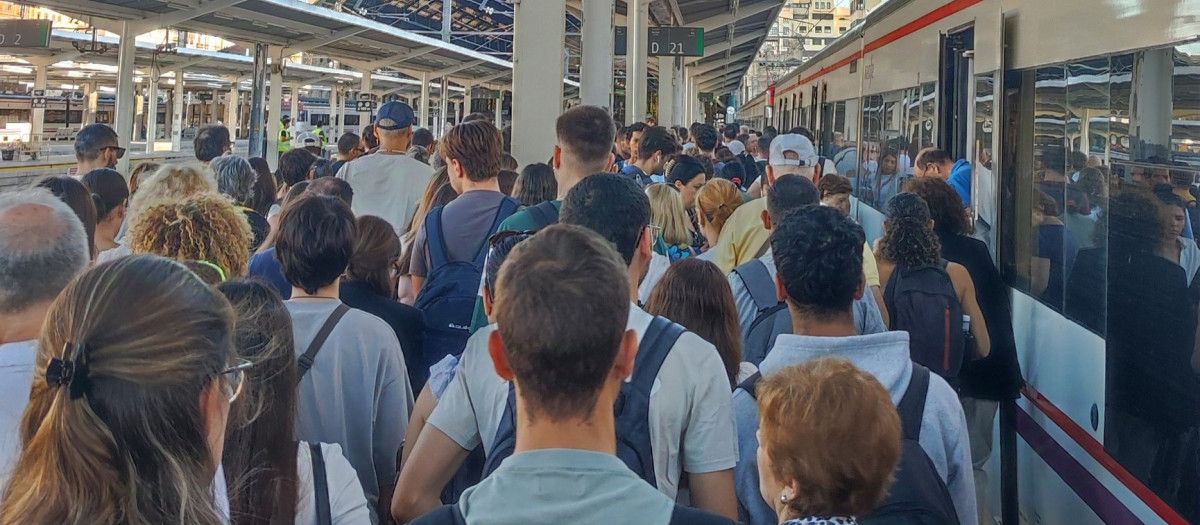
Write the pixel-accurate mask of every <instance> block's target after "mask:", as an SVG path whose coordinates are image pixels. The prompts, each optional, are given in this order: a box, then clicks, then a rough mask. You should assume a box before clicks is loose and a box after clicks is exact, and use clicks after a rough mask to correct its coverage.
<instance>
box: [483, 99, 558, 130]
mask: <svg viewBox="0 0 1200 525" xmlns="http://www.w3.org/2000/svg"><path fill="white" fill-rule="evenodd" d="M496 93H497V96H496V127H497V128H500V129H504V90H503V89H501V90H497V91H496ZM556 142H557V140H556Z"/></svg>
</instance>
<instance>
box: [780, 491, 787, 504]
mask: <svg viewBox="0 0 1200 525" xmlns="http://www.w3.org/2000/svg"><path fill="white" fill-rule="evenodd" d="M788 499H789V498H788V495H787V494H786V493H785V494H780V495H779V502H780V503H782V504H784V505H787V502H788Z"/></svg>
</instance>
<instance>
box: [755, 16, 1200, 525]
mask: <svg viewBox="0 0 1200 525" xmlns="http://www.w3.org/2000/svg"><path fill="white" fill-rule="evenodd" d="M738 116H739V119H740V120H746V121H750V122H756V123H758V122H762V123H763V125H764V126H766V125H771V126H775V127H776V128H778V129H779V130H780V131H783V132H786V130H789V129H791V128H793V127H795V126H804V127H806V128H808V129H809V130H812V132H813V133H814V134H815V135H816V136H817V141H818V142H819V144H818V146H819V149H820V151H822V152H823V154H824V155H826V156H827V157H830V158H836V157H840V158H837V159H836V160H837V163H838V165H839V166H838V169H839V171H840V172H842V174H844V175H849V176H851V179H852V181H854V183H855V187H856V197H857V203H856V206H855V209H854V213H855V214H856V218H857V219H858V220H859V221H860V223H861V224H862V225H863V227H864V229H865V230H866V232H867V234H868V237H870V238H871V239H874V238H877V237H878V236H879V235H880V234H881V233H882V219H883V215H882V213H881V212H882V210H883V209H884V206H885V200H884V198H883V197H884V196H882V195H879V194H878V192H877V191H875V189H876V188H873V187H872V181H873V180H875V179H876V178H877V177H878V176H879V175H880V174H879V171H880V170H881V168H880V167H879V166H881V165H885V164H886V165H887V166H891V165H892V164H893V161H894V165H895V166H896V168H895V171H896V174H895V175H893V176H900V177H907V176H911V175H912V173H913V167H912V161H913V159H914V158H915V157H916V154H917V152H918V151H919V150H920V149H921V148H924V147H928V146H937V147H940V148H942V149H945V150H947V151H948V152H950V154H951V155H953V156H955V157H957V158H960V159H965V160H967V161H969V162H970V163H971V165H972V168H973V186H972V201H973V205H972V206H971V208H970V212H971V214H972V215H973V218H974V220H975V225H976V230H977V231H976V236H978V237H979V238H981V239H983V240H984V241H985V242H987V243H988V245H989V246H990V247H991V249H992V253H993V256H994V257H995V258H996V261H997V265H998V267H999V268H1000V271H1001V274H1002V275H1003V278H1004V279H1005V281H1006V284H1007V285H1008V286H1009V289H1010V290H1011V301H1012V303H1011V304H1012V312H1013V325H1014V330H1015V332H1016V336H1017V351H1018V356H1019V361H1020V363H1021V369H1022V373H1023V375H1024V378H1025V381H1026V384H1027V387H1026V388H1025V390H1024V391H1023V392H1022V395H1021V397H1020V398H1019V399H1018V400H1017V402H1016V403H1015V406H1012V407H1010V408H1009V409H1008V410H1001V414H1002V417H1001V418H1000V419H1001V424H1000V425H999V430H998V434H999V435H1000V436H1001V437H1002V438H1003V437H1004V436H1006V435H1007V436H1008V437H1009V447H1010V450H1008V451H1006V452H1007V454H1004V456H1006V457H1004V458H1003V460H1004V461H1001V457H1000V456H1001V454H1000V452H1001V448H1002V447H1001V446H1000V444H1001V442H1002V440H999V439H998V440H997V441H996V444H997V446H996V447H995V448H994V449H993V456H992V458H991V460H990V461H989V464H988V469H987V470H988V478H989V479H990V480H991V483H989V486H990V488H991V494H990V496H989V497H988V498H986V500H987V501H981V506H982V505H986V507H988V508H990V509H991V511H990V513H989V517H993V516H994V517H995V518H996V519H997V520H998V519H999V517H1000V515H1001V509H1002V507H1003V505H1001V503H1002V502H1001V499H1002V498H1001V492H1002V491H1001V489H1000V487H1001V485H1002V483H1001V481H1000V480H1001V478H1002V476H1001V465H1002V464H1003V465H1004V466H1005V469H1004V470H1006V471H1007V472H1006V474H1007V476H1005V481H1006V482H1007V483H1010V485H1009V486H1010V487H1013V485H1011V484H1015V489H1012V490H1010V491H1009V492H1008V493H1009V494H1015V495H1019V498H1016V499H1018V500H1019V504H1015V505H1014V504H1013V499H1011V498H1006V499H1007V503H1008V507H1016V508H1010V509H1005V510H1006V511H1007V512H1006V513H1009V514H1008V516H1009V517H1010V518H1012V517H1013V516H1014V515H1015V514H1016V513H1019V519H1020V521H1021V522H1023V523H1032V524H1040V523H1072V524H1084V523H1109V524H1112V523H1172V524H1175V523H1200V484H1198V480H1200V430H1198V428H1200V401H1198V400H1200V381H1197V379H1196V378H1197V377H1200V376H1198V375H1197V371H1200V359H1192V356H1193V355H1194V356H1198V357H1200V350H1196V351H1193V349H1194V348H1196V349H1200V345H1197V344H1196V342H1197V341H1196V339H1197V338H1196V336H1195V328H1196V325H1197V317H1196V304H1197V299H1196V297H1197V295H1196V294H1194V293H1192V292H1191V291H1190V290H1196V289H1197V288H1195V287H1191V288H1190V290H1189V286H1188V285H1189V284H1191V283H1192V282H1193V281H1192V280H1191V279H1192V278H1193V277H1194V272H1192V271H1190V270H1187V269H1186V268H1185V271H1184V273H1183V274H1182V275H1183V276H1184V279H1183V280H1179V279H1175V277H1174V276H1175V274H1174V273H1172V272H1176V271H1177V269H1176V266H1188V265H1189V264H1190V263H1188V262H1186V261H1185V262H1183V263H1182V264H1176V265H1175V266H1172V265H1170V264H1168V265H1166V267H1162V266H1159V265H1161V263H1162V261H1161V260H1156V259H1154V258H1153V257H1154V256H1155V255H1156V250H1157V249H1158V248H1156V247H1157V246H1158V245H1159V244H1162V243H1160V242H1159V240H1158V239H1160V238H1163V239H1169V240H1167V241H1164V242H1166V243H1168V244H1170V243H1171V241H1174V237H1173V234H1172V233H1163V232H1164V231H1170V230H1169V229H1168V227H1167V226H1165V225H1162V223H1163V221H1164V220H1165V219H1161V218H1160V217H1158V216H1157V215H1156V214H1157V213H1159V212H1160V210H1161V209H1163V207H1162V206H1161V204H1160V203H1159V200H1160V199H1155V198H1154V197H1153V196H1151V195H1150V194H1149V192H1147V191H1146V190H1144V189H1140V188H1139V187H1138V186H1139V185H1140V184H1142V182H1141V181H1143V180H1145V179H1149V180H1150V181H1151V183H1164V182H1165V183H1168V184H1172V185H1173V190H1174V193H1176V194H1177V195H1180V196H1184V198H1186V196H1187V195H1188V194H1189V193H1196V192H1195V191H1194V188H1195V186H1196V184H1195V183H1196V167H1197V166H1200V0H1060V1H1046V0H949V1H947V0H890V1H889V2H887V3H885V4H883V5H882V6H880V7H879V8H878V9H876V10H875V11H874V12H872V13H871V14H870V15H869V16H868V17H867V19H866V20H865V22H864V23H863V24H861V25H859V26H858V27H856V28H854V29H852V30H851V31H849V32H848V33H847V34H846V35H844V36H843V37H842V38H840V39H838V40H837V41H836V42H835V43H834V44H832V45H831V46H829V47H828V48H826V49H825V50H823V51H822V52H821V53H820V54H818V55H817V56H816V57H814V58H813V59H812V60H810V61H809V62H807V63H806V64H805V65H804V66H802V67H800V68H799V69H797V70H796V71H794V72H792V73H790V74H789V75H787V76H786V77H785V78H784V79H782V80H780V81H779V82H777V83H776V84H775V85H774V86H772V89H771V90H770V91H769V92H767V93H762V94H759V95H758V96H756V97H755V98H753V99H751V100H749V101H747V103H746V104H744V105H743V106H742V107H741V108H740V109H739V115H738ZM843 141H844V143H843ZM848 151H853V152H854V154H853V155H848V154H847V153H846V152H848ZM888 157H891V158H890V159H889V158H888ZM1089 163H1090V164H1093V165H1094V164H1097V163H1099V164H1102V167H1101V173H1102V175H1103V176H1104V179H1101V180H1102V181H1103V182H1104V184H1099V185H1091V186H1084V185H1080V184H1079V183H1078V182H1075V181H1074V180H1073V179H1074V178H1075V175H1076V174H1077V173H1079V171H1081V168H1082V167H1083V166H1084V165H1087V164H1089ZM1064 176H1065V178H1066V179H1067V180H1066V181H1059V180H1057V179H1058V178H1060V177H1064ZM1085 188H1086V189H1085ZM1189 190H1192V191H1189ZM1081 194H1086V195H1090V196H1091V198H1090V199H1082V198H1080V195H1081ZM1139 194H1140V196H1139ZM1046 197H1050V198H1052V199H1053V200H1054V201H1056V202H1055V204H1056V207H1057V208H1066V209H1065V210H1063V209H1059V210H1057V211H1058V213H1057V214H1056V215H1055V214H1052V215H1051V216H1050V217H1051V219H1052V220H1051V221H1049V222H1050V223H1054V222H1057V223H1059V224H1062V225H1064V228H1063V230H1062V231H1064V232H1065V233H1063V234H1060V236H1061V237H1062V241H1061V243H1062V244H1061V245H1055V246H1049V247H1047V246H1046V238H1045V237H1041V236H1039V232H1040V231H1042V228H1043V225H1045V224H1047V223H1046V222H1042V221H1043V220H1042V219H1039V218H1038V216H1036V215H1034V214H1033V209H1034V207H1035V206H1038V207H1039V208H1041V205H1040V203H1044V202H1045V200H1044V199H1045V198H1046ZM1081 200H1086V201H1087V202H1088V205H1087V208H1090V209H1080V208H1081V203H1080V202H1079V201H1081ZM1187 200H1191V199H1187ZM1118 201H1120V202H1118ZM1138 203H1152V204H1151V206H1150V207H1149V208H1145V207H1143V208H1137V207H1136V205H1137V204H1138ZM1110 204H1111V205H1113V207H1112V208H1111V209H1110ZM1185 209H1186V210H1187V220H1189V221H1190V220H1193V217H1192V216H1196V217H1195V218H1194V219H1200V208H1197V207H1196V206H1195V205H1194V204H1188V205H1187V208H1185ZM1130 210H1135V211H1133V212H1131V211H1130ZM1136 210H1141V213H1140V214H1138V213H1136ZM1043 211H1044V208H1043ZM1042 215H1043V216H1044V215H1046V214H1044V213H1043V214H1042ZM1150 215H1155V216H1153V217H1152V216H1150ZM1110 216H1111V220H1110ZM1034 221H1039V222H1037V223H1035V222H1034ZM1198 224H1200V223H1198ZM1051 225H1052V226H1054V225H1053V224H1051ZM1189 225H1190V222H1189ZM1137 228H1144V230H1141V231H1139V230H1138V229H1137ZM1189 229H1190V228H1189ZM1067 236H1070V237H1071V238H1072V239H1074V241H1073V242H1072V241H1068V240H1067V239H1066V237H1067ZM1184 236H1185V237H1186V236H1195V237H1197V238H1200V231H1197V232H1195V233H1190V232H1185V235H1184ZM1172 246H1174V244H1172ZM1139 250H1140V251H1139ZM1164 250H1168V249H1164ZM1168 252H1169V250H1168ZM1067 254H1069V256H1067ZM1147 254H1148V255H1147ZM1146 257H1149V258H1146ZM1048 258H1049V259H1060V260H1061V262H1062V263H1063V264H1060V265H1055V268H1054V270H1052V271H1051V276H1050V280H1051V281H1053V283H1051V284H1050V287H1051V288H1057V291H1058V293H1048V292H1047V288H1046V286H1045V285H1041V286H1040V287H1041V288H1042V289H1041V290H1040V291H1035V286H1037V285H1035V284H1034V283H1035V282H1036V281H1038V280H1037V279H1033V278H1031V274H1032V272H1033V270H1032V268H1035V267H1036V268H1039V269H1040V268H1041V264H1042V263H1043V262H1044V261H1043V260H1045V259H1048ZM1163 259H1164V260H1166V259H1165V258H1163ZM1135 260H1137V261H1144V262H1145V263H1146V265H1145V266H1144V267H1143V269H1142V271H1140V272H1139V271H1137V270H1136V269H1131V263H1132V261H1135ZM1159 268H1166V271H1158V269H1159ZM1039 271H1040V270H1039ZM1164 274H1170V276H1167V275H1164ZM1169 279H1174V280H1169ZM1188 332H1191V333H1190V334H1189V333H1188ZM1143 387H1144V389H1143ZM988 521H989V522H990V521H991V520H988Z"/></svg>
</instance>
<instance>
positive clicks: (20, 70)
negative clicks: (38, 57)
mask: <svg viewBox="0 0 1200 525" xmlns="http://www.w3.org/2000/svg"><path fill="white" fill-rule="evenodd" d="M0 70H4V71H7V72H9V73H17V74H19V75H28V74H31V73H33V68H31V67H25V66H10V65H3V66H0Z"/></svg>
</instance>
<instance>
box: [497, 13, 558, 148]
mask: <svg viewBox="0 0 1200 525" xmlns="http://www.w3.org/2000/svg"><path fill="white" fill-rule="evenodd" d="M513 7H514V9H515V15H514V16H513V20H514V23H515V24H516V34H515V35H514V37H513V41H514V44H513V51H514V54H513V62H514V63H513V86H512V91H513V103H512V129H513V133H512V137H513V141H512V155H513V156H514V157H516V158H517V161H519V162H520V163H521V164H529V163H533V162H545V160H546V159H548V158H550V154H551V153H553V150H554V144H555V143H557V137H556V136H555V132H554V127H555V126H554V123H555V120H557V119H558V115H559V114H560V113H561V112H562V105H563V48H564V43H563V39H564V38H566V24H564V23H563V20H564V19H565V17H566V16H567V14H566V8H567V7H566V1H565V0H524V1H522V2H521V3H519V4H515V5H514V6H513ZM501 101H502V102H503V98H502V99H501Z"/></svg>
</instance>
